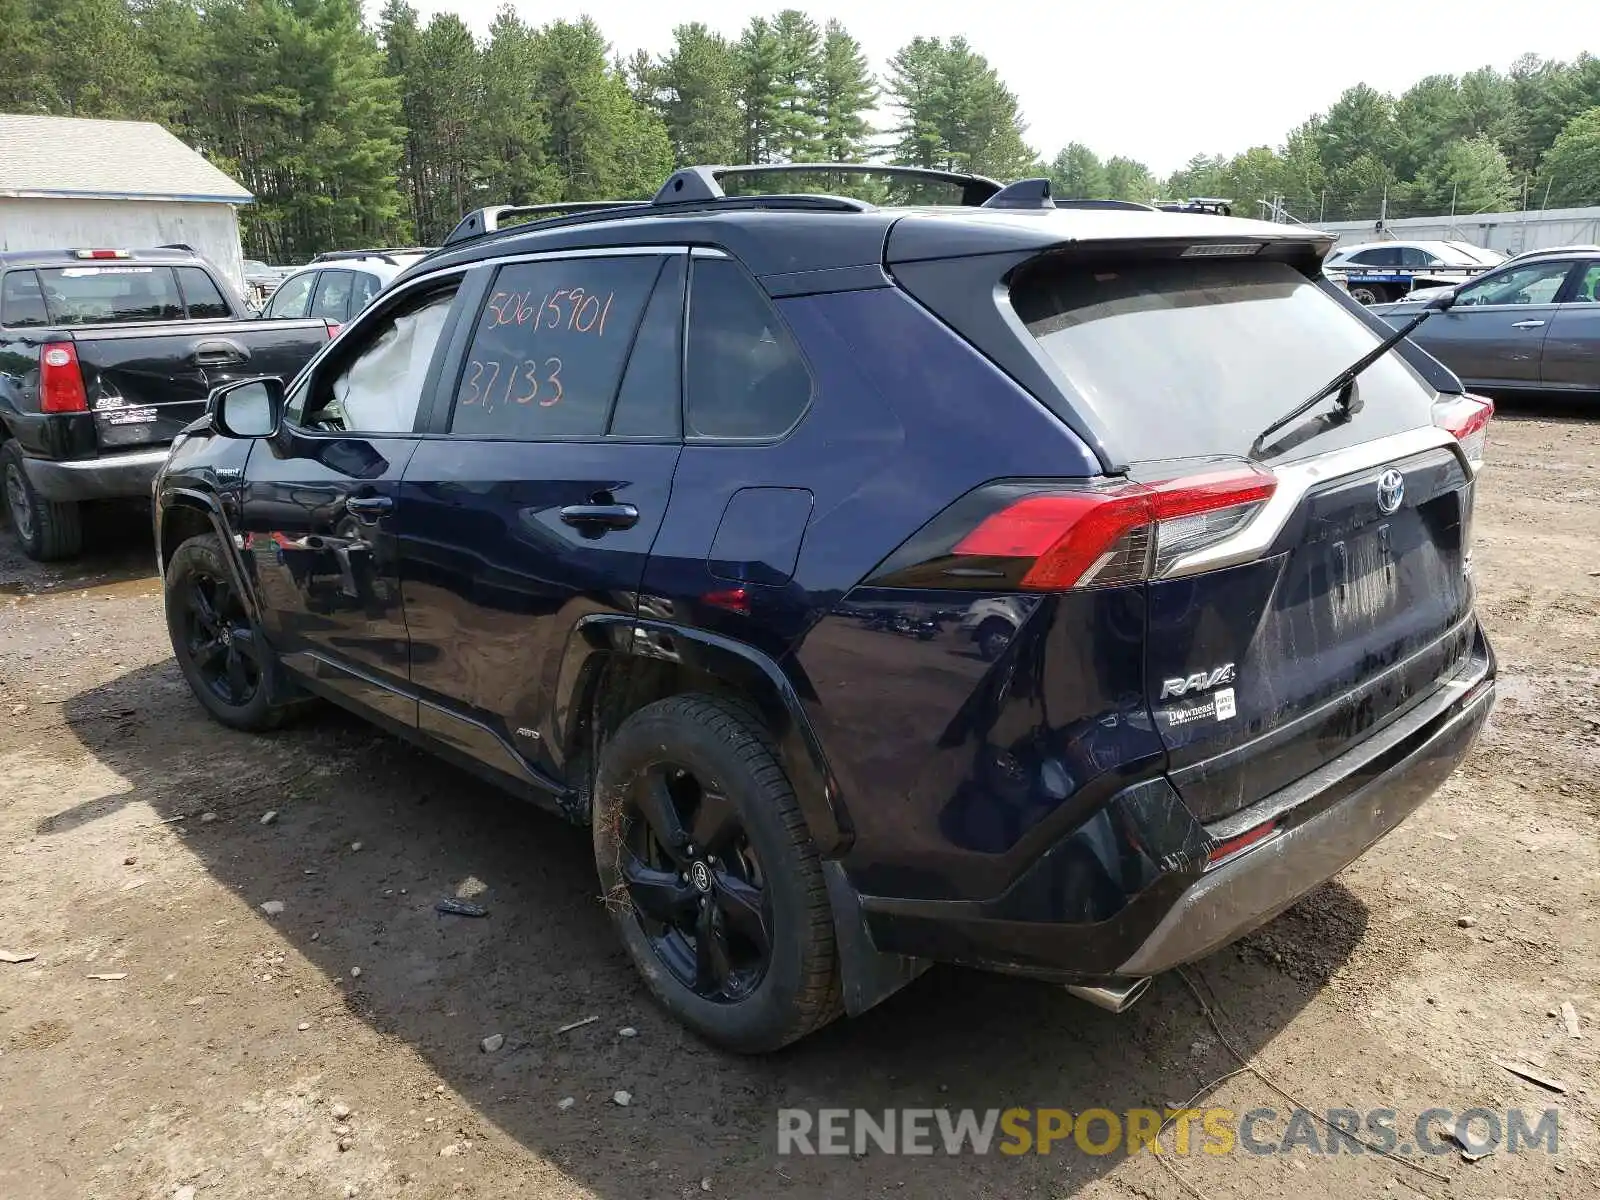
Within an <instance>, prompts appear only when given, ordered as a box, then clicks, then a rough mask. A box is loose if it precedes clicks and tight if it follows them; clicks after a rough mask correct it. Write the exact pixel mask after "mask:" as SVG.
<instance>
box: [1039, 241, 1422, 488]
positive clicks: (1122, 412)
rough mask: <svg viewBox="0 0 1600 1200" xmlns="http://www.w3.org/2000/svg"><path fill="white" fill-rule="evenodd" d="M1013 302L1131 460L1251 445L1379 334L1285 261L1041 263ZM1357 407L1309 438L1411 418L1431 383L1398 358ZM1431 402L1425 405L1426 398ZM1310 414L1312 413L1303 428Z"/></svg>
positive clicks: (1367, 433) (1391, 358)
mask: <svg viewBox="0 0 1600 1200" xmlns="http://www.w3.org/2000/svg"><path fill="white" fill-rule="evenodd" d="M1011 303H1012V307H1013V308H1014V310H1015V311H1016V314H1017V316H1018V317H1019V318H1021V320H1022V321H1023V323H1024V324H1025V325H1026V327H1027V330H1028V332H1029V333H1030V334H1032V335H1033V337H1034V338H1035V339H1036V340H1037V341H1038V344H1039V347H1040V348H1041V349H1042V350H1043V351H1044V353H1045V354H1046V355H1047V356H1048V357H1049V358H1050V359H1052V360H1053V361H1054V363H1055V365H1056V367H1057V368H1058V369H1059V370H1060V372H1061V374H1062V375H1063V376H1065V378H1066V380H1067V382H1068V383H1070V385H1071V389H1072V392H1073V393H1075V396H1074V397H1073V403H1074V404H1082V405H1083V406H1085V407H1087V408H1090V409H1092V410H1093V411H1094V412H1095V413H1096V414H1098V415H1099V417H1100V418H1101V419H1102V420H1103V421H1104V422H1105V423H1106V425H1107V426H1108V427H1109V429H1110V431H1111V432H1112V433H1113V434H1114V435H1116V440H1117V443H1118V444H1119V445H1123V446H1126V447H1127V449H1128V452H1129V454H1130V458H1132V459H1135V460H1149V459H1165V458H1186V457H1192V456H1199V455H1207V454H1240V453H1244V452H1246V451H1247V450H1248V449H1249V447H1250V444H1251V442H1252V441H1253V440H1254V438H1255V435H1256V434H1257V433H1258V432H1259V431H1260V430H1261V429H1263V428H1264V427H1266V426H1267V425H1268V424H1270V423H1271V422H1272V421H1274V420H1275V419H1277V418H1278V417H1280V416H1282V415H1283V414H1284V413H1285V412H1286V411H1287V410H1288V409H1290V408H1292V407H1293V406H1294V405H1295V403H1296V402H1298V401H1300V400H1303V399H1305V398H1306V397H1307V396H1309V395H1311V394H1312V393H1313V392H1315V391H1316V390H1317V389H1318V388H1320V387H1321V386H1323V385H1324V384H1326V383H1327V382H1328V380H1330V379H1332V378H1333V377H1334V376H1335V375H1337V374H1338V373H1339V372H1340V371H1342V370H1344V369H1345V368H1346V367H1348V366H1350V364H1352V363H1354V362H1355V361H1357V360H1358V359H1359V358H1361V356H1362V355H1363V354H1366V353H1367V352H1369V351H1370V350H1371V349H1372V348H1373V347H1374V346H1376V345H1377V344H1378V339H1377V336H1376V335H1375V334H1374V333H1373V332H1372V331H1371V330H1370V329H1369V328H1368V327H1367V326H1366V325H1365V324H1364V323H1362V321H1361V320H1360V319H1359V318H1358V317H1356V316H1355V315H1354V314H1352V313H1350V312H1348V311H1346V310H1345V309H1344V307H1343V306H1342V305H1340V304H1339V303H1338V302H1337V301H1336V300H1334V299H1333V298H1332V297H1331V296H1328V295H1326V294H1325V293H1324V292H1322V291H1321V290H1320V289H1319V288H1318V287H1317V286H1316V285H1315V284H1314V283H1313V282H1312V281H1311V280H1309V279H1307V278H1306V277H1305V276H1304V275H1302V274H1301V273H1300V272H1299V271H1296V270H1295V269H1294V268H1293V267H1291V266H1289V265H1288V264H1286V263H1275V262H1257V261H1254V260H1248V259H1245V260H1235V261H1216V262H1206V261H1205V260H1204V259H1199V260H1194V261H1188V262H1186V261H1172V260H1167V261H1150V262H1142V263H1141V262H1138V261H1134V262H1131V263H1129V264H1128V265H1126V266H1118V267H1107V268H1105V269H1096V268H1094V267H1089V266H1072V265H1057V264H1050V263H1043V264H1041V265H1040V266H1038V267H1037V268H1036V269H1034V270H1033V271H1030V272H1028V273H1026V274H1024V275H1023V276H1022V277H1021V278H1020V279H1019V280H1018V282H1017V283H1016V284H1015V285H1014V286H1013V288H1012V291H1011ZM1357 389H1358V390H1357V395H1358V397H1359V400H1360V404H1361V408H1360V410H1359V412H1358V413H1357V414H1356V415H1355V417H1354V418H1353V419H1352V420H1351V421H1349V422H1347V423H1346V424H1344V425H1343V426H1341V427H1340V431H1339V432H1337V433H1333V432H1328V433H1324V434H1323V436H1322V437H1321V438H1320V439H1319V440H1317V441H1313V442H1311V443H1309V444H1308V449H1307V452H1309V453H1317V452H1321V451H1323V450H1327V449H1333V448H1336V446H1337V444H1339V442H1340V440H1341V439H1343V438H1349V439H1351V440H1362V439H1363V438H1364V437H1371V436H1376V433H1375V432H1374V431H1375V430H1376V429H1377V427H1379V426H1383V427H1385V428H1384V430H1383V432H1388V431H1389V428H1388V427H1390V426H1393V427H1394V428H1398V429H1404V428H1408V427H1410V426H1411V425H1413V424H1415V423H1416V414H1417V412H1418V411H1419V407H1418V406H1419V404H1421V403H1423V402H1424V401H1425V400H1426V396H1427V393H1426V390H1425V389H1424V388H1423V386H1422V384H1421V381H1420V380H1419V379H1418V378H1417V377H1416V376H1415V375H1413V374H1412V373H1411V371H1410V369H1409V368H1407V367H1406V366H1405V364H1404V363H1403V362H1402V361H1401V360H1400V359H1399V358H1398V357H1397V356H1396V355H1393V354H1388V355H1385V356H1384V357H1383V358H1382V359H1380V360H1379V361H1378V362H1376V363H1374V364H1373V365H1372V366H1371V367H1369V368H1368V369H1367V370H1366V371H1365V372H1363V374H1362V375H1361V378H1360V381H1359V382H1358V384H1357ZM1423 408H1424V410H1425V404H1424V405H1423ZM1310 423H1311V422H1309V421H1308V424H1310Z"/></svg>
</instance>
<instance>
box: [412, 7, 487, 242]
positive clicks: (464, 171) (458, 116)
mask: <svg viewBox="0 0 1600 1200" xmlns="http://www.w3.org/2000/svg"><path fill="white" fill-rule="evenodd" d="M412 77H413V79H414V81H415V84H416V94H415V113H414V118H413V119H414V120H415V121H416V122H417V124H416V126H415V127H414V132H416V133H417V134H418V135H419V136H418V144H419V148H420V158H419V162H418V167H419V172H418V173H419V178H420V182H421V190H420V191H419V192H418V196H417V201H418V212H417V232H418V234H419V235H420V236H421V237H422V238H423V239H424V240H426V241H429V242H432V241H434V240H436V239H438V238H442V237H443V236H444V235H445V234H446V233H448V232H449V231H450V229H451V228H452V227H453V226H454V225H455V223H456V222H457V221H458V220H460V218H461V216H462V214H463V213H465V212H467V211H468V210H470V209H473V208H476V207H478V204H477V200H478V199H479V195H478V188H477V184H478V167H479V164H480V150H481V142H480V133H481V131H482V130H483V128H484V125H483V112H484V81H483V58H482V55H481V54H480V53H479V51H478V46H477V43H476V42H475V41H474V40H473V37H472V31H471V30H469V29H468V28H467V25H466V22H465V21H463V20H462V19H461V18H460V17H458V16H456V15H455V14H453V13H439V14H436V15H435V16H434V18H433V19H432V20H431V21H429V22H428V24H427V26H426V28H424V29H423V30H422V33H421V34H420V35H419V36H418V38H417V43H416V61H415V65H414V69H413V76H412Z"/></svg>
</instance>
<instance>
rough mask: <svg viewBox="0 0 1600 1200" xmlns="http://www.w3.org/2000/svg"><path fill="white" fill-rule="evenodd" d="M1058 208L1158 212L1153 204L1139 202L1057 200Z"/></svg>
mask: <svg viewBox="0 0 1600 1200" xmlns="http://www.w3.org/2000/svg"><path fill="white" fill-rule="evenodd" d="M1056 207H1057V208H1111V209H1119V210H1123V211H1127V212H1158V211H1160V210H1159V209H1157V208H1156V206H1155V205H1153V204H1140V203H1139V202H1138V201H1137V200H1057V201H1056Z"/></svg>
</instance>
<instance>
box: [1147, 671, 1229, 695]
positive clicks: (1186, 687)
mask: <svg viewBox="0 0 1600 1200" xmlns="http://www.w3.org/2000/svg"><path fill="white" fill-rule="evenodd" d="M1233 676H1234V671H1233V664H1232V663H1223V664H1222V665H1221V666H1220V667H1218V668H1216V669H1215V670H1214V671H1196V672H1195V673H1194V674H1193V675H1177V676H1174V677H1173V678H1171V679H1163V680H1162V681H1161V697H1160V698H1161V699H1162V700H1170V699H1172V698H1174V697H1177V696H1188V695H1192V694H1193V693H1195V692H1209V691H1210V690H1211V689H1212V688H1214V687H1220V686H1221V685H1222V684H1224V683H1232V682H1233Z"/></svg>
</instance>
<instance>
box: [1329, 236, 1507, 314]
mask: <svg viewBox="0 0 1600 1200" xmlns="http://www.w3.org/2000/svg"><path fill="white" fill-rule="evenodd" d="M1504 261H1505V255H1503V254H1500V253H1497V252H1496V251H1494V250H1485V249H1484V248H1483V247H1481V246H1474V245H1473V244H1472V243H1471V242H1359V243H1356V244H1354V245H1349V246H1340V247H1339V248H1338V249H1337V250H1335V251H1334V252H1333V253H1332V254H1330V255H1329V256H1328V260H1327V263H1326V266H1327V269H1328V270H1329V271H1334V272H1338V273H1340V274H1342V275H1343V276H1344V278H1345V280H1346V282H1347V284H1348V285H1349V289H1350V294H1351V295H1352V296H1353V297H1354V298H1355V299H1356V300H1358V301H1360V302H1361V303H1362V304H1384V303H1387V302H1389V301H1392V300H1397V299H1399V298H1401V297H1403V296H1405V295H1406V294H1407V293H1408V292H1410V291H1412V289H1413V288H1417V287H1431V286H1434V285H1436V284H1445V283H1450V284H1455V283H1460V282H1461V281H1462V280H1465V279H1469V278H1471V277H1472V276H1474V275H1478V274H1481V273H1482V272H1484V271H1486V270H1488V269H1489V268H1490V267H1494V266H1498V265H1499V264H1500V263H1502V262H1504Z"/></svg>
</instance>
